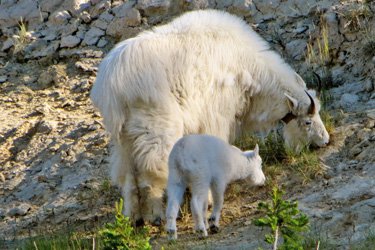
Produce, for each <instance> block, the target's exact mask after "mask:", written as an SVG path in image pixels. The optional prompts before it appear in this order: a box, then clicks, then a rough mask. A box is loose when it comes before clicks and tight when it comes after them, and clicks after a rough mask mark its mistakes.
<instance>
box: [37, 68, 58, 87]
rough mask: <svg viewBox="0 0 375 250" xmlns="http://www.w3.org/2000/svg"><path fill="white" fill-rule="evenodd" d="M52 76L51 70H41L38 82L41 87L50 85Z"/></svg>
mask: <svg viewBox="0 0 375 250" xmlns="http://www.w3.org/2000/svg"><path fill="white" fill-rule="evenodd" d="M53 77H54V76H53V74H52V72H48V71H47V72H43V73H42V74H40V76H39V79H38V83H39V84H40V85H42V87H45V88H48V87H50V86H51V85H52V82H53Z"/></svg>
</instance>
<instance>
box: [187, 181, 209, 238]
mask: <svg viewBox="0 0 375 250" xmlns="http://www.w3.org/2000/svg"><path fill="white" fill-rule="evenodd" d="M191 188H192V198H191V213H192V215H193V218H194V224H195V231H196V232H197V233H199V234H201V236H203V237H206V236H207V230H206V225H205V224H206V223H205V220H206V216H207V215H205V214H203V212H205V211H207V208H205V206H207V197H208V189H209V187H208V186H207V187H206V186H202V185H194V184H193V185H192V187H191Z"/></svg>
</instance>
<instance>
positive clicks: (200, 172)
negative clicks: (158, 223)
mask: <svg viewBox="0 0 375 250" xmlns="http://www.w3.org/2000/svg"><path fill="white" fill-rule="evenodd" d="M168 165H169V176H168V182H167V193H168V207H167V213H166V219H167V225H166V230H167V233H168V238H169V240H175V239H177V227H176V218H177V214H178V211H179V208H180V204H181V202H182V199H183V195H184V192H185V189H186V187H187V186H189V187H190V190H191V193H192V198H191V204H190V207H191V213H192V215H193V219H194V223H195V231H196V232H198V233H201V234H202V236H207V230H206V229H207V228H208V221H207V217H206V216H207V208H208V191H209V189H211V191H212V195H213V210H212V214H211V216H210V219H209V221H210V222H211V225H210V228H211V229H212V230H214V231H217V230H218V229H219V220H220V212H221V209H222V207H223V203H224V192H225V188H226V186H227V184H228V183H229V182H231V181H234V180H239V179H245V178H248V177H250V180H251V181H252V183H253V184H254V185H263V184H264V182H265V180H266V178H265V176H264V174H263V171H262V159H261V157H260V156H259V147H258V145H256V147H255V149H254V151H246V152H242V151H241V150H240V149H238V148H236V147H234V146H231V145H229V144H228V143H226V142H225V141H223V140H221V139H219V138H217V137H214V136H209V135H187V136H184V137H182V138H181V139H180V140H178V141H177V143H176V144H175V145H174V147H173V148H172V151H171V154H170V156H169V163H168Z"/></svg>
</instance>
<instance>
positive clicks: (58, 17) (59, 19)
mask: <svg viewBox="0 0 375 250" xmlns="http://www.w3.org/2000/svg"><path fill="white" fill-rule="evenodd" d="M71 18H72V17H71V15H70V14H69V12H68V11H66V10H64V11H56V12H54V13H52V15H51V16H50V18H49V21H50V22H51V23H52V24H54V25H64V24H67V23H68V22H69V20H70V19H71Z"/></svg>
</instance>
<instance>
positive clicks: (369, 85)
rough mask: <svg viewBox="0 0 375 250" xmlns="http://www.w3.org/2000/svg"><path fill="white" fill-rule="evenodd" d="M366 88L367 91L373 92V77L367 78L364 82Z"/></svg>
mask: <svg viewBox="0 0 375 250" xmlns="http://www.w3.org/2000/svg"><path fill="white" fill-rule="evenodd" d="M364 88H365V90H366V91H367V92H371V91H373V90H374V83H373V82H372V80H371V79H367V80H366V81H365V83H364Z"/></svg>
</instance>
